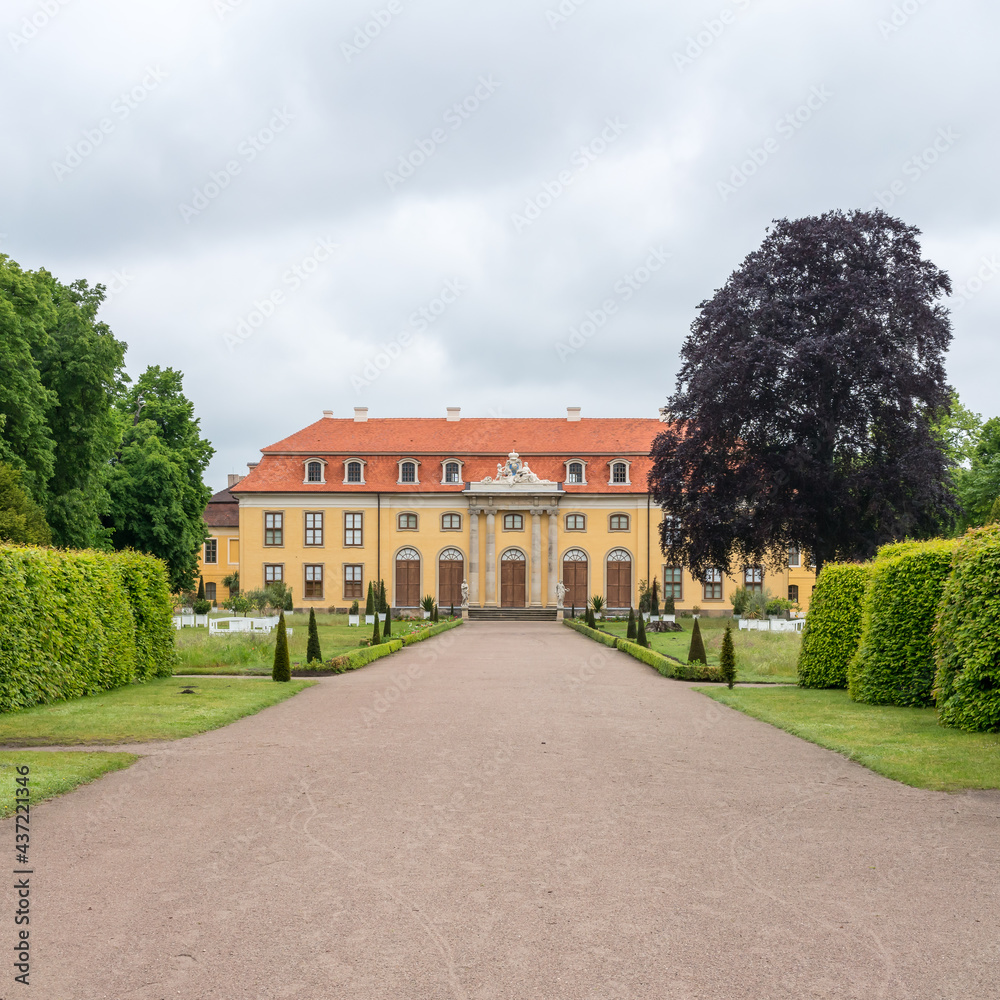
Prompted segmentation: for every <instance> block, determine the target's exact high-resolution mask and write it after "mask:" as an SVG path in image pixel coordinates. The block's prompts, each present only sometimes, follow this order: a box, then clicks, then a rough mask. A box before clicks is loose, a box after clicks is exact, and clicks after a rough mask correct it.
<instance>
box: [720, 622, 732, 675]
mask: <svg viewBox="0 0 1000 1000" xmlns="http://www.w3.org/2000/svg"><path fill="white" fill-rule="evenodd" d="M719 672H720V673H721V674H722V679H723V680H724V681H725V682H726V683H727V684H728V685H729V686H730V688H731V687H732V686H733V685H734V684H735V683H736V650H735V648H734V647H733V630H732V628H730V626H729V625H727V626H726V634H725V635H724V636H723V637H722V650H721V651H720V653H719Z"/></svg>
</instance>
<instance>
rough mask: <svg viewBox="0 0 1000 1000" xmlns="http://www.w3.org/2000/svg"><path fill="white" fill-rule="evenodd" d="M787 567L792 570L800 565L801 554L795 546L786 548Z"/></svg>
mask: <svg viewBox="0 0 1000 1000" xmlns="http://www.w3.org/2000/svg"><path fill="white" fill-rule="evenodd" d="M788 565H789V566H791V567H792V568H795V567H797V566H801V565H802V553H801V552H799V550H798V547H797V546H795V545H789V546H788Z"/></svg>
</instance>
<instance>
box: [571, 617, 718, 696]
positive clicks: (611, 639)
mask: <svg viewBox="0 0 1000 1000" xmlns="http://www.w3.org/2000/svg"><path fill="white" fill-rule="evenodd" d="M563 624H564V625H568V626H569V627H570V628H571V629H573V630H574V631H576V632H579V633H580V634H581V635H585V636H587V638H588V639H595V640H596V641H597V642H600V643H603V644H604V645H605V646H612V647H614V648H615V649H620V650H621V651H622V652H623V653H628V655H629V656H634V657H635V658H636V659H637V660H641V661H642V662H643V663H645V664H646V665H647V666H650V667H652V668H653V669H654V670H656V671H657V672H658V673H660V674H662V675H663V676H664V677H671V678H673V679H674V680H682V681H721V680H722V674H721V672H720V671H719V668H718V667H708V666H705V665H704V664H701V663H681V661H680V660H675V659H673V658H672V657H669V656H664V655H663V654H662V653H658V652H656V650H655V649H647V648H646V647H644V646H640V645H638V644H637V643H634V642H630V641H629V640H628V639H619V638H618V637H617V636H614V635H611V633H610V632H601V631H599V630H597V629H592V628H590V627H589V626H587V625H581V624H580V623H579V622H576V621H567V620H566V619H563Z"/></svg>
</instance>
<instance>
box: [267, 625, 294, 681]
mask: <svg viewBox="0 0 1000 1000" xmlns="http://www.w3.org/2000/svg"><path fill="white" fill-rule="evenodd" d="M291 679H292V661H291V660H290V659H289V656H288V632H287V631H286V629H285V613H284V611H282V612H281V616H280V617H279V618H278V637H277V639H276V640H275V642H274V666H273V667H272V668H271V680H274V681H290V680H291Z"/></svg>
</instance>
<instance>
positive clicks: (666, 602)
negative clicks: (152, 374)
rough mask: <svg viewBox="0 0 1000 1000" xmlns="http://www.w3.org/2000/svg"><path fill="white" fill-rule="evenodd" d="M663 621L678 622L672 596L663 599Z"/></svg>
mask: <svg viewBox="0 0 1000 1000" xmlns="http://www.w3.org/2000/svg"><path fill="white" fill-rule="evenodd" d="M661 620H662V621H665V622H673V621H677V609H676V608H675V607H674V595H673V594H670V595H669V596H667V597H664V598H663V614H662V615H661Z"/></svg>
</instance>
